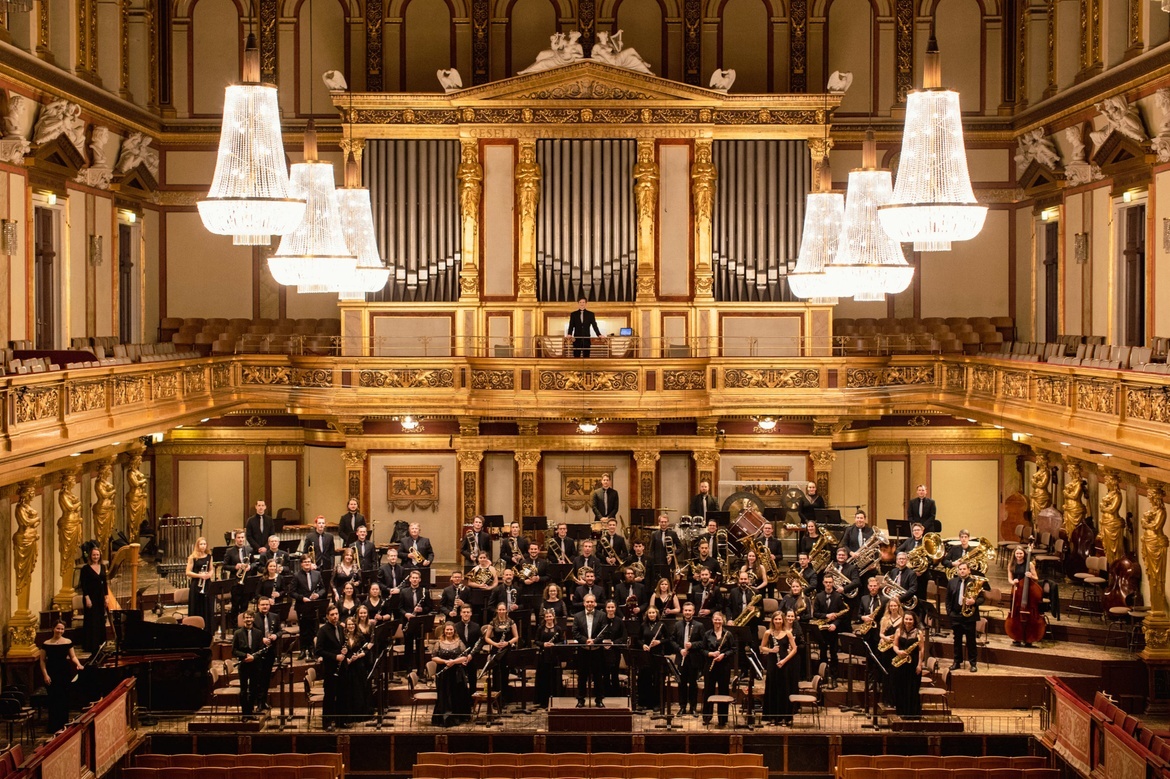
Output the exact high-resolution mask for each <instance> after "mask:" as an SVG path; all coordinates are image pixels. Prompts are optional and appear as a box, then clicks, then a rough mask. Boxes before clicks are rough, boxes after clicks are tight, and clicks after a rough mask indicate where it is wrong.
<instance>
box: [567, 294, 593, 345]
mask: <svg viewBox="0 0 1170 779" xmlns="http://www.w3.org/2000/svg"><path fill="white" fill-rule="evenodd" d="M587 302H588V300H587V299H586V298H580V299H579V300H578V301H577V310H576V311H574V312H573V313H571V314H569V326H568V329H567V330H565V335H567V336H571V337H572V338H573V356H574V357H588V356H589V351H590V349H591V348H592V346H593V342H592V341H590V340H589V331H590V330H592V331H593V332H595V333H597V337H598V338H600V337H601V329H600V328H599V327H598V326H597V317H596V316H595V315H594V314H593V312H592V311H590V310H589V309H587V308H585V304H586V303H587Z"/></svg>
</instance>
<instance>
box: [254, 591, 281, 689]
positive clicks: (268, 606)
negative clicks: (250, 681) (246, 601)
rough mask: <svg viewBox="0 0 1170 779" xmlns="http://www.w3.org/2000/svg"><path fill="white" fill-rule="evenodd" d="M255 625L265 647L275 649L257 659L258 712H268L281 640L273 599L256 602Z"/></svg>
mask: <svg viewBox="0 0 1170 779" xmlns="http://www.w3.org/2000/svg"><path fill="white" fill-rule="evenodd" d="M253 624H254V625H255V626H256V629H257V630H259V631H260V636H261V638H260V643H261V644H262V645H263V646H265V647H269V646H271V647H273V648H272V649H270V650H268V651H267V652H265V653H264V654H263V655H262V656H261V657H259V658H257V664H256V668H255V669H254V670H255V673H256V685H255V691H256V695H255V703H254V705H253V709H254V710H256V711H268V709H269V708H270V707H269V705H268V685H269V684H270V683H271V682H272V666H273V664H275V662H276V655H277V649H278V647H276V646H273V645H274V644H276V642H277V641H279V640H280V618H279V617H277V616H276V614H274V613H273V612H272V598H265V597H262V598H260V599H259V600H258V601H257V602H256V616H255V618H254V621H253Z"/></svg>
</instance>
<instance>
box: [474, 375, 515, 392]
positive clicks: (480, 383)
mask: <svg viewBox="0 0 1170 779" xmlns="http://www.w3.org/2000/svg"><path fill="white" fill-rule="evenodd" d="M471 388H472V389H476V390H514V389H516V374H515V373H514V372H512V371H472V372H471Z"/></svg>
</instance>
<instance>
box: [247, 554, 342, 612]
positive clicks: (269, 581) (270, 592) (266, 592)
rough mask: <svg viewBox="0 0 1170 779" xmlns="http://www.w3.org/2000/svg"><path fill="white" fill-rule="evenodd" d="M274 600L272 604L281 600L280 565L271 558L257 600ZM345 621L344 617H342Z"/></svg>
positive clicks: (265, 568) (265, 567)
mask: <svg viewBox="0 0 1170 779" xmlns="http://www.w3.org/2000/svg"><path fill="white" fill-rule="evenodd" d="M261 598H272V602H273V603H275V602H276V601H278V600H280V598H281V592H280V564H279V563H278V562H276V558H275V557H273V558H270V559H269V560H268V562H267V563H265V565H264V578H263V579H261V580H260V589H259V590H258V591H257V592H256V600H257V601H259V600H260V599H261ZM342 618H343V619H344V615H343V617H342Z"/></svg>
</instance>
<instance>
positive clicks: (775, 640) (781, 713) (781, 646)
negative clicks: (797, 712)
mask: <svg viewBox="0 0 1170 779" xmlns="http://www.w3.org/2000/svg"><path fill="white" fill-rule="evenodd" d="M795 622H796V613H795V612H792V611H789V612H788V613H787V614H785V613H784V612H780V611H777V612H775V613H774V614H773V615H772V621H771V623H770V624H769V625H768V630H767V631H766V632H765V633H764V639H763V641H761V642H760V659H761V661H762V662H763V664H764V668H765V670H766V671H767V676H766V677H764V703H763V713H764V721H765V722H770V723H772V724H774V725H791V724H792V700H791V699H790V697H789V696H791V695H794V694H796V690H797V681H798V677H799V674H798V673H797V667H798V666H799V662H798V661H797V660H796V636H795V635H794V634H793V627H792V626H793V624H794V623H795Z"/></svg>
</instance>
